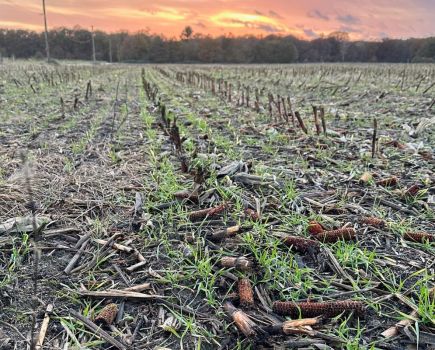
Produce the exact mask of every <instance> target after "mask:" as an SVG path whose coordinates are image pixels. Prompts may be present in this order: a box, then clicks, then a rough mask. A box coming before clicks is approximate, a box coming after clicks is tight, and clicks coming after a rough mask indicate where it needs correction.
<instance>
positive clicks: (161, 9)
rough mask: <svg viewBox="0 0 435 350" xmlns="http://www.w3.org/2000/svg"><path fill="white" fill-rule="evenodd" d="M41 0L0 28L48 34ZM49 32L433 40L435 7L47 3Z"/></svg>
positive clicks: (253, 1)
mask: <svg viewBox="0 0 435 350" xmlns="http://www.w3.org/2000/svg"><path fill="white" fill-rule="evenodd" d="M41 3H42V1H41V0H0V27H3V28H26V29H33V30H37V31H41V30H42V29H43V27H42V24H43V19H42V9H41ZM46 5H47V15H48V25H49V28H53V27H59V26H66V27H73V26H75V25H80V26H81V27H85V28H90V26H91V25H93V26H94V27H95V28H96V29H100V30H106V31H111V32H113V31H118V30H121V29H124V30H129V31H132V32H134V31H138V30H143V29H145V30H146V29H148V30H150V31H151V32H153V33H159V34H160V33H162V34H164V35H165V36H167V37H172V36H177V37H178V36H179V34H180V32H181V30H182V29H183V27H184V26H186V25H191V27H192V28H193V30H194V32H196V33H202V34H210V35H213V36H217V35H221V34H228V33H232V34H234V35H244V34H254V35H268V34H293V35H296V36H298V37H301V38H306V39H311V38H316V37H318V36H319V35H321V34H322V33H324V34H328V33H330V32H332V31H337V30H340V31H346V32H348V33H349V34H350V36H351V38H352V39H380V38H383V37H393V38H408V37H427V36H435V0H329V1H327V0H302V1H301V0H298V1H294V0H267V1H263V0H250V1H248V0H190V1H186V0H153V1H149V0H147V1H144V0H46Z"/></svg>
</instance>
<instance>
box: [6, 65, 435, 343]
mask: <svg viewBox="0 0 435 350" xmlns="http://www.w3.org/2000/svg"><path fill="white" fill-rule="evenodd" d="M434 85H435V66H434V65H380V64H379V65H362V64H361V65H347V64H337V65H334V64H330V65H328V64H312V65H303V64H301V65H276V66H273V65H272V66H271V65H269V66H261V65H259V66H248V65H246V66H243V65H240V66H237V65H234V66H231V65H228V66H207V65H157V66H150V65H146V66H139V65H102V64H101V65H95V66H92V65H89V64H85V63H83V64H79V63H71V64H69V63H67V62H61V63H60V64H57V65H45V64H42V63H35V62H19V61H18V62H5V63H4V64H3V65H0V348H1V349H3V348H4V349H24V348H26V347H27V348H30V344H31V342H32V340H31V339H40V341H41V342H42V341H43V347H39V348H41V349H108V348H118V349H269V348H275V349H284V348H285V349H290V348H294V349H297V348H305V349H331V348H332V349H417V348H418V349H431V348H432V349H433V347H434V346H435V335H434V334H435V289H434V288H435V224H434V222H435V213H434V204H435V167H434V165H435V154H434V146H435V119H434V118H435V98H434V97H435V86H434ZM331 231H332V232H331ZM280 301H288V302H289V303H284V304H283V303H279V302H280ZM302 302H306V303H305V304H299V303H302ZM307 302H308V303H307ZM102 309H104V311H103V313H101V310H102ZM114 317H115V319H114V320H113V318H114ZM299 318H301V320H300V321H299V322H295V321H294V320H297V319H299ZM291 320H293V321H292V322H290V321H291ZM399 322H400V325H399V326H395V325H396V324H397V323H399ZM45 330H46V331H45ZM35 342H36V341H35ZM39 345H40V344H39ZM36 348H38V347H36Z"/></svg>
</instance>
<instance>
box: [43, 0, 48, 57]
mask: <svg viewBox="0 0 435 350" xmlns="http://www.w3.org/2000/svg"><path fill="white" fill-rule="evenodd" d="M42 9H43V12H44V27H45V53H46V54H47V63H49V62H50V48H49V46H48V29H47V12H46V11H45V0H42Z"/></svg>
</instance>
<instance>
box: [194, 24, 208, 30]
mask: <svg viewBox="0 0 435 350" xmlns="http://www.w3.org/2000/svg"><path fill="white" fill-rule="evenodd" d="M195 26H197V27H200V28H202V29H205V28H207V26H206V25H205V24H204V23H202V22H196V23H195Z"/></svg>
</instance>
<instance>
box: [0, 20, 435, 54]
mask: <svg viewBox="0 0 435 350" xmlns="http://www.w3.org/2000/svg"><path fill="white" fill-rule="evenodd" d="M91 38H92V32H91V31H89V30H86V29H83V28H80V27H75V28H71V29H70V28H56V29H53V30H50V31H49V32H48V41H49V43H50V51H51V56H52V57H53V58H56V59H80V60H90V59H92V40H91ZM94 39H95V48H96V58H97V60H99V61H107V62H150V63H292V62H435V37H430V38H424V39H415V38H412V39H406V40H401V39H383V40H382V41H376V42H374V41H350V40H349V37H348V34H347V33H343V32H335V33H331V34H330V35H328V36H324V37H320V38H317V39H314V40H310V41H308V40H301V39H298V38H296V37H293V36H277V35H268V36H265V37H256V36H240V37H234V36H232V35H223V36H219V37H211V36H206V35H202V34H193V31H192V29H191V28H190V27H189V26H188V27H186V28H185V29H184V30H183V32H182V33H181V35H180V37H179V38H167V37H165V36H163V35H158V34H152V33H150V32H148V31H140V32H136V33H129V32H126V31H119V32H117V33H106V32H103V31H96V32H94ZM0 54H1V55H2V56H3V57H12V56H14V57H16V58H43V57H44V56H45V41H44V34H43V33H38V32H35V31H30V30H13V29H0Z"/></svg>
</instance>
